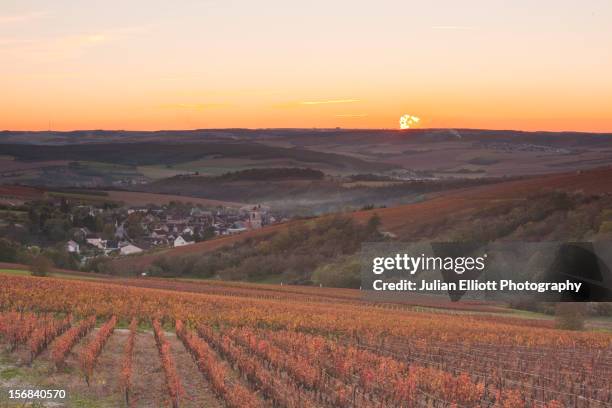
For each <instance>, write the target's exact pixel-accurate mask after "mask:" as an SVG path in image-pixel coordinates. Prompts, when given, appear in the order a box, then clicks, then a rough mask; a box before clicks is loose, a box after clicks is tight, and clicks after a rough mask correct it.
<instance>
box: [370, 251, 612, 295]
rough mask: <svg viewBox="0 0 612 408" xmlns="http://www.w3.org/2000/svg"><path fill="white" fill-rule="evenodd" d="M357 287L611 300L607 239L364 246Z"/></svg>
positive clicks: (611, 260)
mask: <svg viewBox="0 0 612 408" xmlns="http://www.w3.org/2000/svg"><path fill="white" fill-rule="evenodd" d="M361 261H362V289H365V291H366V294H368V291H370V292H381V293H388V294H394V296H396V295H397V294H398V293H401V294H402V295H404V296H405V295H410V294H421V295H423V294H427V295H444V296H445V297H447V298H450V299H451V300H453V301H457V300H460V299H490V300H508V299H510V298H516V296H522V297H533V298H534V300H538V301H550V302H559V301H561V302H582V301H588V302H609V301H612V276H611V275H612V274H611V271H610V267H609V266H608V265H612V243H610V242H604V243H602V242H598V243H590V242H587V243H559V242H537V243H533V242H528V243H520V242H513V243H492V244H481V243H469V242H444V243H371V244H365V245H364V246H363V247H362V253H361Z"/></svg>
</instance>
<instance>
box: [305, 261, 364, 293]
mask: <svg viewBox="0 0 612 408" xmlns="http://www.w3.org/2000/svg"><path fill="white" fill-rule="evenodd" d="M312 280H313V282H314V283H316V284H321V285H323V286H329V287H335V288H359V286H360V285H361V266H360V264H359V259H358V258H356V257H346V258H342V259H340V260H339V261H337V262H333V263H330V264H327V265H323V266H320V267H318V268H317V269H316V270H315V271H314V273H313V274H312Z"/></svg>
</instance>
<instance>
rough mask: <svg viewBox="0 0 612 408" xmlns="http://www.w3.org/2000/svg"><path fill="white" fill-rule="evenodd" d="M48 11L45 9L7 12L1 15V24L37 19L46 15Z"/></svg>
mask: <svg viewBox="0 0 612 408" xmlns="http://www.w3.org/2000/svg"><path fill="white" fill-rule="evenodd" d="M47 15H48V13H46V12H43V11H35V12H30V13H23V14H11V15H8V14H5V15H0V24H8V23H23V22H27V21H31V20H36V19H39V18H42V17H46V16H47Z"/></svg>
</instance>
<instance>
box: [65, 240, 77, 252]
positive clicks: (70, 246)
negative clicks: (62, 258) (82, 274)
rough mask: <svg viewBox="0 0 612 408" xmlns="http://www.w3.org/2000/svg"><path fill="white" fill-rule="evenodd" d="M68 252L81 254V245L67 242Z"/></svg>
mask: <svg viewBox="0 0 612 408" xmlns="http://www.w3.org/2000/svg"><path fill="white" fill-rule="evenodd" d="M66 251H68V252H70V253H71V254H78V253H79V252H80V251H79V244H78V243H77V242H74V241H72V240H70V241H68V242H66Z"/></svg>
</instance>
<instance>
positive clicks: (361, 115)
mask: <svg viewBox="0 0 612 408" xmlns="http://www.w3.org/2000/svg"><path fill="white" fill-rule="evenodd" d="M366 116H368V115H367V114H366V113H341V114H339V115H336V117H337V118H365V117H366Z"/></svg>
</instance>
